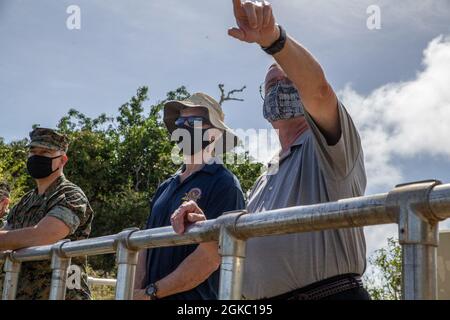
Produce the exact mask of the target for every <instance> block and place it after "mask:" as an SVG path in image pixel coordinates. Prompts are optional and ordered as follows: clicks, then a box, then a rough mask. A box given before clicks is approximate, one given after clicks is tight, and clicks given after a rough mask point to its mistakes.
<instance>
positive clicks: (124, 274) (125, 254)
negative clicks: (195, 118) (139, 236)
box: [115, 228, 139, 300]
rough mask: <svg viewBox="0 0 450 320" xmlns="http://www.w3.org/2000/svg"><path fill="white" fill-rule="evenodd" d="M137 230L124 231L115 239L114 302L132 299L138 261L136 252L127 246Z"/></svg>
mask: <svg viewBox="0 0 450 320" xmlns="http://www.w3.org/2000/svg"><path fill="white" fill-rule="evenodd" d="M138 230H139V229H138V228H130V229H125V230H124V231H122V232H120V233H119V234H118V236H117V239H116V244H115V246H116V263H117V265H118V266H117V283H116V300H131V299H133V290H134V277H135V274H136V265H137V261H138V250H137V249H136V248H132V247H131V246H130V245H129V239H130V236H131V234H132V233H133V232H136V231H138Z"/></svg>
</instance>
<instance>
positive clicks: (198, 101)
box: [163, 92, 239, 152]
mask: <svg viewBox="0 0 450 320" xmlns="http://www.w3.org/2000/svg"><path fill="white" fill-rule="evenodd" d="M194 107H203V108H205V109H206V110H207V111H208V118H209V121H210V122H211V124H212V125H213V127H214V128H217V129H221V130H223V131H224V136H225V137H226V138H225V141H229V140H228V139H232V141H233V143H226V144H225V147H224V150H225V152H226V151H229V150H231V149H233V148H234V147H236V146H237V145H238V143H239V138H238V137H237V135H236V134H235V133H234V132H233V130H231V129H230V128H229V127H228V126H227V125H226V124H225V122H224V119H225V114H224V113H223V111H222V108H221V106H220V104H219V103H218V102H217V101H216V100H214V98H212V97H210V96H209V95H207V94H205V93H201V92H197V93H194V94H193V95H191V96H190V97H189V98H187V99H185V100H180V101H176V100H172V101H168V102H166V103H165V104H164V118H163V120H164V124H165V125H166V127H167V130H169V133H170V134H172V132H174V131H175V129H177V127H176V126H175V120H177V119H178V118H179V117H180V111H181V110H183V109H185V108H194Z"/></svg>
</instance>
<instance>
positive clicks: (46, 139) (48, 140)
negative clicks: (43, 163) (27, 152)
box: [28, 128, 69, 152]
mask: <svg viewBox="0 0 450 320" xmlns="http://www.w3.org/2000/svg"><path fill="white" fill-rule="evenodd" d="M30 139H31V142H30V144H29V145H28V147H29V148H32V147H38V148H46V149H50V150H55V151H64V152H67V148H68V147H69V139H68V138H67V136H65V135H63V134H61V133H58V132H56V131H55V130H53V129H47V128H36V129H34V130H33V131H31V132H30Z"/></svg>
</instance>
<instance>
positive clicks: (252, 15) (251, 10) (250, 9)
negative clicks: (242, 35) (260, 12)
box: [243, 1, 258, 29]
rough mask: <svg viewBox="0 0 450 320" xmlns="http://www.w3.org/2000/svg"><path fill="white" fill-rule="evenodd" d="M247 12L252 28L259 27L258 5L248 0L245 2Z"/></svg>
mask: <svg viewBox="0 0 450 320" xmlns="http://www.w3.org/2000/svg"><path fill="white" fill-rule="evenodd" d="M243 7H244V11H245V14H246V15H247V20H248V24H249V26H250V27H251V28H253V29H256V28H257V27H258V18H257V16H256V8H255V7H256V6H255V4H254V3H253V2H251V1H246V2H244V4H243Z"/></svg>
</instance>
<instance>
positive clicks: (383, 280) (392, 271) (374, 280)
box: [365, 238, 402, 300]
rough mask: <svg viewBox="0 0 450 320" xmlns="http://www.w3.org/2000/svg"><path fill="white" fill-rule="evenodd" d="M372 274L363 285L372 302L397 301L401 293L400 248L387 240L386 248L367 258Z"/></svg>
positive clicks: (393, 240) (394, 242)
mask: <svg viewBox="0 0 450 320" xmlns="http://www.w3.org/2000/svg"><path fill="white" fill-rule="evenodd" d="M369 263H370V264H371V266H372V267H373V270H372V272H371V273H370V274H369V275H366V276H365V283H366V284H367V290H368V291H369V293H370V295H371V297H372V299H374V300H399V299H400V298H401V292H402V248H401V246H400V245H399V243H398V240H396V239H393V238H389V239H388V244H387V247H386V248H382V249H379V250H376V251H375V253H374V254H373V255H372V256H371V257H370V258H369Z"/></svg>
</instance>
